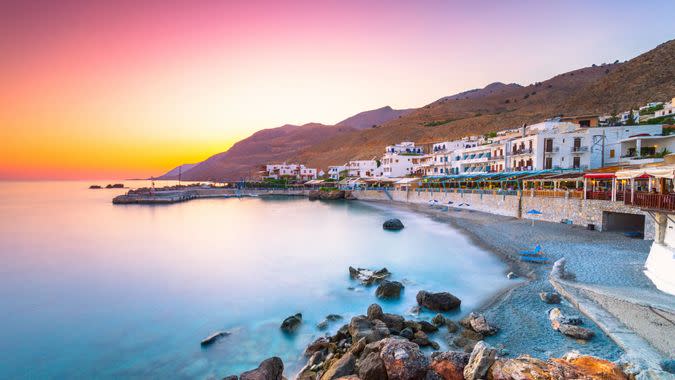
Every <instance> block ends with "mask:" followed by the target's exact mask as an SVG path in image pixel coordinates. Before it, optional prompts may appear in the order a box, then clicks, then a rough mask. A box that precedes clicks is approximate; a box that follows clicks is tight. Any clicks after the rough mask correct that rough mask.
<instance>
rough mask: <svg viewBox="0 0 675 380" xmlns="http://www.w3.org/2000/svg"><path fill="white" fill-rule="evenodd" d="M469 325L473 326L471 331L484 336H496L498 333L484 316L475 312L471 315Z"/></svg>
mask: <svg viewBox="0 0 675 380" xmlns="http://www.w3.org/2000/svg"><path fill="white" fill-rule="evenodd" d="M469 325H470V326H471V330H473V331H475V332H477V333H479V334H481V335H483V336H488V335H494V334H496V333H497V328H496V327H494V326H492V325H490V324H489V323H488V321H487V319H485V316H484V315H483V314H478V313H473V312H472V313H471V314H469Z"/></svg>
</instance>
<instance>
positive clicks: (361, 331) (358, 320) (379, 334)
mask: <svg viewBox="0 0 675 380" xmlns="http://www.w3.org/2000/svg"><path fill="white" fill-rule="evenodd" d="M349 334H350V335H351V337H352V342H354V343H356V342H358V341H359V340H361V338H366V342H368V343H371V342H375V341H378V340H381V339H384V338H386V337H388V336H389V329H388V328H387V325H385V324H384V322H382V321H380V320H379V319H374V320H372V321H371V320H369V319H368V318H367V317H365V316H363V315H360V316H356V317H354V318H352V320H351V322H349Z"/></svg>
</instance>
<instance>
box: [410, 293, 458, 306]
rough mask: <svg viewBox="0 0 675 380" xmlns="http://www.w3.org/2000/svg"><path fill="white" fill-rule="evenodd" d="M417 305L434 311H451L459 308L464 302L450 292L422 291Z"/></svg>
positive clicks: (418, 294)
mask: <svg viewBox="0 0 675 380" xmlns="http://www.w3.org/2000/svg"><path fill="white" fill-rule="evenodd" d="M417 303H418V304H419V305H420V306H422V307H426V308H427V309H429V310H433V311H450V310H453V309H456V308H458V307H459V306H460V305H461V303H462V301H461V300H460V299H459V298H457V297H455V296H453V295H452V294H450V293H448V292H440V293H430V292H427V291H425V290H420V291H419V293H417Z"/></svg>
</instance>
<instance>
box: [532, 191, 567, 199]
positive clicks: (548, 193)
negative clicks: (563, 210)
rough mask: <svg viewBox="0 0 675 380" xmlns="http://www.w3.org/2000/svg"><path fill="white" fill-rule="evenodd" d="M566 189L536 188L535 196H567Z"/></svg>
mask: <svg viewBox="0 0 675 380" xmlns="http://www.w3.org/2000/svg"><path fill="white" fill-rule="evenodd" d="M565 194H567V192H566V191H565V190H534V196H535V197H550V198H565Z"/></svg>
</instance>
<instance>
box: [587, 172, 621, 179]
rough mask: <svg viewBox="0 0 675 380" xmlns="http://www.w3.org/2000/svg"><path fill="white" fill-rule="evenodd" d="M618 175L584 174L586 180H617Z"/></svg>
mask: <svg viewBox="0 0 675 380" xmlns="http://www.w3.org/2000/svg"><path fill="white" fill-rule="evenodd" d="M615 177H616V175H614V173H586V174H584V178H592V179H612V178H615Z"/></svg>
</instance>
